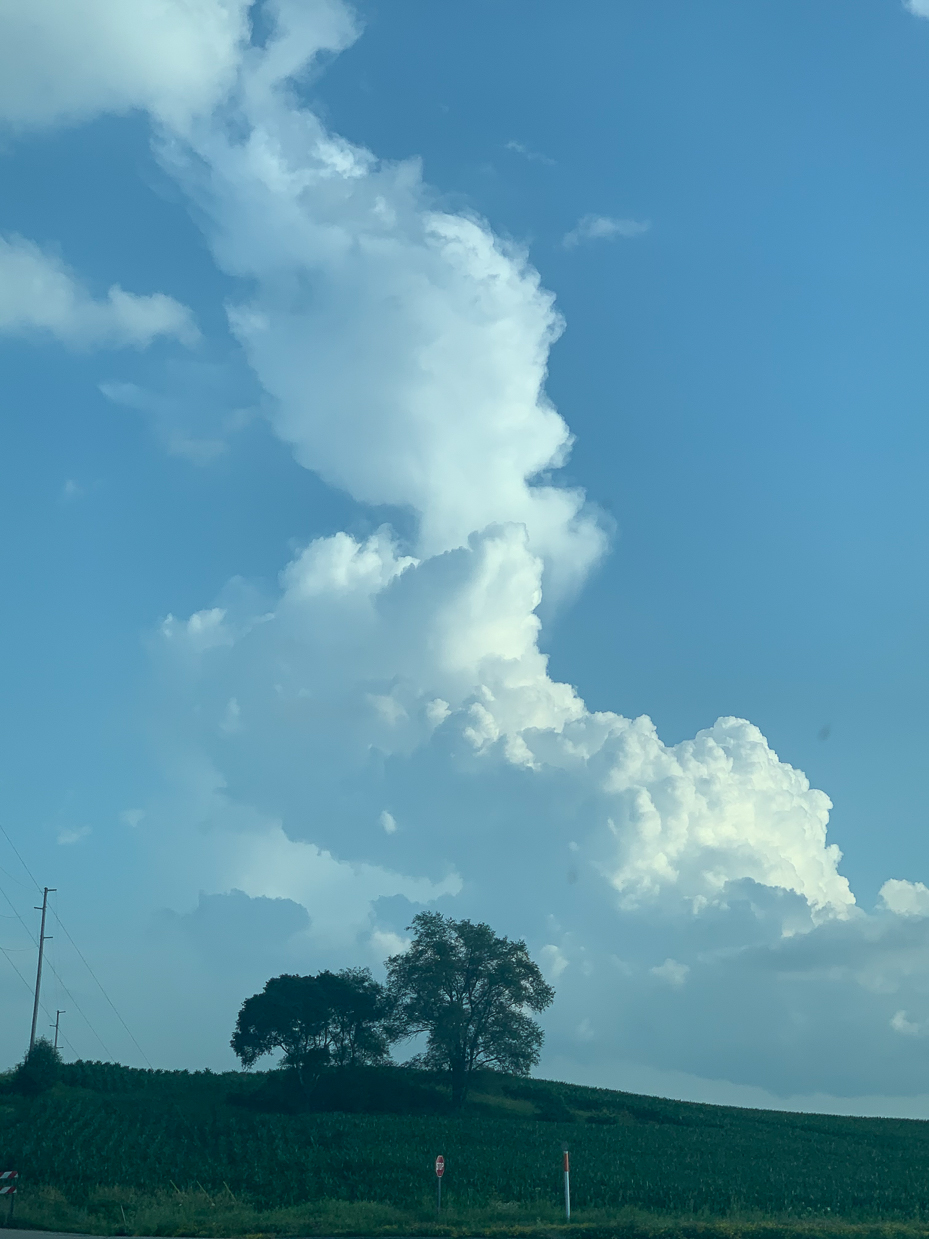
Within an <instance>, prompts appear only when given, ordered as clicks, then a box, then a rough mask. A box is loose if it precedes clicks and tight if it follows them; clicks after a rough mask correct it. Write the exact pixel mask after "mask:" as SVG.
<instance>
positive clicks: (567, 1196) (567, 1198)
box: [561, 1144, 571, 1222]
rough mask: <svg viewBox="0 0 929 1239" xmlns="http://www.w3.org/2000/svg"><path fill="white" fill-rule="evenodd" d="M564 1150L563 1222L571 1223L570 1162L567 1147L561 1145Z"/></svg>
mask: <svg viewBox="0 0 929 1239" xmlns="http://www.w3.org/2000/svg"><path fill="white" fill-rule="evenodd" d="M561 1147H562V1149H564V1215H565V1220H566V1221H568V1222H570V1221H571V1161H570V1159H569V1157H568V1146H567V1145H566V1144H563V1145H562V1146H561Z"/></svg>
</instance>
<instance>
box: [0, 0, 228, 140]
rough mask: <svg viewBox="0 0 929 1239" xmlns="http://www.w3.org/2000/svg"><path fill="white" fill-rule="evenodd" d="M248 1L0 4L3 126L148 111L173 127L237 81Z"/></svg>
mask: <svg viewBox="0 0 929 1239" xmlns="http://www.w3.org/2000/svg"><path fill="white" fill-rule="evenodd" d="M250 3H251V0H132V3H120V2H119V0H116V2H114V0H29V2H28V3H25V4H24V3H21V2H20V0H0V28H2V30H3V38H2V39H0V122H5V123H6V125H8V126H10V127H12V128H22V129H30V128H38V127H41V126H47V125H53V124H57V123H59V122H71V121H76V120H84V119H88V118H90V117H92V116H95V115H97V114H98V113H101V112H127V111H130V110H131V109H133V108H146V109H148V110H149V111H150V112H151V113H152V114H153V115H154V116H156V117H157V118H159V119H161V120H164V121H167V122H169V123H172V124H175V125H183V124H185V123H186V121H187V119H188V118H189V116H190V115H192V114H194V113H200V112H204V111H209V110H211V109H212V107H213V106H214V105H215V104H216V102H217V101H218V99H219V98H220V97H221V96H222V95H223V94H224V93H225V92H226V91H227V90H228V89H229V87H230V86H231V85H232V83H233V81H234V78H235V71H236V67H237V65H238V63H239V59H240V56H241V51H242V44H243V41H244V39H245V38H246V36H247V33H248V17H247V14H248V10H249V8H250Z"/></svg>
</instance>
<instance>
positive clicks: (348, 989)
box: [231, 968, 389, 1091]
mask: <svg viewBox="0 0 929 1239" xmlns="http://www.w3.org/2000/svg"><path fill="white" fill-rule="evenodd" d="M387 1014H388V1004H387V999H386V996H385V993H384V989H383V986H380V985H378V984H377V982H376V981H375V980H374V979H373V978H372V976H371V973H370V972H369V971H368V970H367V968H346V969H343V970H342V971H341V972H336V973H333V972H320V973H318V974H317V975H316V976H307V977H300V976H291V975H284V976H280V977H272V978H271V980H270V981H268V982H267V984H266V985H265V987H264V989H263V990H262V991H261V993H260V994H253V995H252V997H251V998H246V1000H245V1002H243V1004H242V1008H241V1010H240V1011H239V1016H238V1019H237V1020H236V1026H235V1032H234V1033H233V1035H232V1041H231V1045H232V1048H233V1050H234V1051H235V1053H236V1054H237V1055H238V1057H239V1060H240V1061H241V1063H242V1065H243V1066H244V1067H252V1066H254V1064H255V1063H256V1062H257V1061H258V1059H259V1058H261V1057H262V1056H263V1055H265V1054H271V1053H273V1052H274V1051H275V1050H280V1051H281V1052H282V1060H281V1061H282V1062H283V1064H284V1065H285V1066H287V1067H292V1068H293V1069H294V1070H295V1071H296V1073H297V1076H298V1078H299V1080H300V1083H301V1084H302V1085H303V1087H304V1088H305V1089H306V1090H307V1091H309V1090H310V1089H312V1087H313V1085H314V1084H315V1083H316V1081H317V1080H318V1079H319V1075H320V1073H321V1072H322V1071H323V1070H324V1069H325V1068H326V1067H327V1066H330V1065H331V1066H334V1067H350V1066H353V1065H356V1064H359V1063H367V1064H371V1063H377V1062H381V1061H383V1060H384V1058H385V1057H386V1055H387V1046H388V1044H389V1036H388V1032H387V1026H386V1019H387Z"/></svg>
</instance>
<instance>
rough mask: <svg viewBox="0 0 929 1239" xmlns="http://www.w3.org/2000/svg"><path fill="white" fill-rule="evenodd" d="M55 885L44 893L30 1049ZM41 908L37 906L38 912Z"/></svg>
mask: <svg viewBox="0 0 929 1239" xmlns="http://www.w3.org/2000/svg"><path fill="white" fill-rule="evenodd" d="M54 890H55V887H54V886H51V887H49V886H46V887H45V890H44V892H43V895H42V909H41V911H42V925H41V927H40V929H39V962H38V964H37V965H36V970H35V1002H34V1003H33V1004H32V1032H31V1033H30V1035H29V1049H30V1050H31V1049H32V1047H33V1046H34V1045H35V1028H36V1024H37V1023H38V1019H39V991H40V990H41V988H42V959H43V957H44V955H45V939H46V935H45V914H46V913H47V912H48V896H49V891H54ZM38 911H39V909H38V908H36V912H38Z"/></svg>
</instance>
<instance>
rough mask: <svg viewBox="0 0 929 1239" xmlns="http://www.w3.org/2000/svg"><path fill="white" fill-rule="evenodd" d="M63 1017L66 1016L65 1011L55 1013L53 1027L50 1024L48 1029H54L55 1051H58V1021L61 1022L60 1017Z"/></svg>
mask: <svg viewBox="0 0 929 1239" xmlns="http://www.w3.org/2000/svg"><path fill="white" fill-rule="evenodd" d="M63 1015H67V1012H66V1011H56V1012H55V1023H54V1024H53V1025H52V1024H50V1025H49V1027H50V1028H54V1029H55V1049H56V1050H57V1049H58V1024H59V1022H60V1020H61V1017H62V1016H63Z"/></svg>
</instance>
